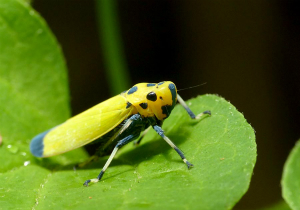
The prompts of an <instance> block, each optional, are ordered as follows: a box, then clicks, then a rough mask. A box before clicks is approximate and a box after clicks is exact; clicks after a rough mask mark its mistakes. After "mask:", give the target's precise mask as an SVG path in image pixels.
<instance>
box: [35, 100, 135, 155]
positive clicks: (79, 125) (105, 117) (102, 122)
mask: <svg viewBox="0 0 300 210" xmlns="http://www.w3.org/2000/svg"><path fill="white" fill-rule="evenodd" d="M126 106H127V101H126V99H125V98H124V97H123V96H121V95H118V96H115V97H113V98H111V99H108V100H106V101H104V102H102V103H100V104H98V105H96V106H94V107H92V108H90V109H88V110H86V111H85V112H83V113H81V114H79V115H76V116H74V117H72V118H70V119H69V120H67V121H66V122H65V123H63V124H61V125H59V126H57V127H55V128H53V129H52V130H50V131H48V132H47V131H46V132H44V133H42V134H39V135H38V136H36V137H35V138H34V139H33V140H32V143H31V148H32V149H31V150H32V153H33V154H34V155H36V156H39V157H50V156H53V155H58V154H61V153H64V152H67V151H70V150H73V149H76V148H78V147H81V146H83V145H86V144H88V143H90V142H92V141H94V140H95V139H97V138H99V137H101V136H103V135H104V134H106V133H107V132H109V131H110V130H112V129H113V128H115V127H116V126H117V125H119V124H120V123H121V122H122V121H123V120H124V119H126V118H128V116H130V115H131V114H132V111H133V108H132V107H129V108H126ZM35 150H36V151H35Z"/></svg>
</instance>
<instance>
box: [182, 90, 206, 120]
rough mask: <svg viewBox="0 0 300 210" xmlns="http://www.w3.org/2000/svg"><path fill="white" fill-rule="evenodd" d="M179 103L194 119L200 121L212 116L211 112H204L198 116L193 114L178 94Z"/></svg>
mask: <svg viewBox="0 0 300 210" xmlns="http://www.w3.org/2000/svg"><path fill="white" fill-rule="evenodd" d="M177 101H178V102H179V103H180V104H181V105H182V106H183V108H184V109H185V110H186V111H187V113H188V114H189V115H190V117H191V118H192V119H200V118H201V117H202V116H203V115H205V114H208V115H209V116H210V115H211V112H210V111H209V110H207V111H204V112H202V113H200V114H198V115H197V116H196V115H195V114H194V113H193V112H192V110H191V109H190V108H189V107H188V105H187V104H186V103H185V101H184V100H183V99H182V98H181V97H180V95H178V94H177Z"/></svg>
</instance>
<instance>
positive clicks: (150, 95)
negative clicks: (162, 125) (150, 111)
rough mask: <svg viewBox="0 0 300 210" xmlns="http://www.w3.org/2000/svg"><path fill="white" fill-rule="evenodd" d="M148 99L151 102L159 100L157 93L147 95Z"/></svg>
mask: <svg viewBox="0 0 300 210" xmlns="http://www.w3.org/2000/svg"><path fill="white" fill-rule="evenodd" d="M147 99H148V100H149V101H156V100H157V96H156V93H154V92H150V93H148V94H147Z"/></svg>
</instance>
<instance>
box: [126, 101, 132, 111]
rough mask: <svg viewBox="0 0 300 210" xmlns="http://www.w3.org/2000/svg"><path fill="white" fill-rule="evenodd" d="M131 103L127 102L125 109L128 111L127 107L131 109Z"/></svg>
mask: <svg viewBox="0 0 300 210" xmlns="http://www.w3.org/2000/svg"><path fill="white" fill-rule="evenodd" d="M131 105H132V104H131V103H130V102H128V101H127V105H126V109H128V108H129V107H131Z"/></svg>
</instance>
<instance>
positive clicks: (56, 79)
mask: <svg viewBox="0 0 300 210" xmlns="http://www.w3.org/2000/svg"><path fill="white" fill-rule="evenodd" d="M0 46H1V53H0V93H1V94H0V139H1V142H0V154H1V164H0V177H1V178H0V186H1V187H0V209H2V208H3V209H9V208H12V207H18V208H20V209H28V208H29V207H30V208H31V207H33V205H34V203H35V199H36V193H35V192H37V190H38V189H39V188H40V184H41V183H42V181H43V180H44V179H45V177H47V176H49V174H50V172H49V171H48V170H46V169H44V168H43V167H40V166H34V165H35V163H42V164H43V165H44V166H45V165H48V166H50V165H51V164H52V166H53V167H57V164H60V165H67V164H71V163H74V162H75V163H76V162H77V161H79V160H82V159H84V158H86V154H85V152H84V151H83V150H77V151H73V152H72V153H70V154H65V155H63V156H60V157H55V158H52V159H48V160H38V159H37V158H34V157H33V156H32V155H31V154H30V152H29V142H30V140H31V139H32V137H33V136H34V135H36V134H38V133H39V132H42V131H43V130H46V129H49V128H51V127H53V126H55V125H57V124H59V123H61V122H63V121H64V120H65V119H67V118H68V117H69V116H70V110H69V93H68V82H67V74H66V67H65V62H64V59H63V56H62V52H61V49H60V47H59V46H58V44H57V42H56V40H55V38H54V37H53V35H52V33H51V32H50V31H49V29H48V27H47V25H46V24H45V22H44V21H43V19H42V18H41V17H40V16H39V15H38V14H37V13H36V12H35V11H34V10H32V9H31V8H30V6H29V5H28V4H27V3H26V2H25V1H14V0H0ZM71 154H73V156H74V155H75V154H76V156H75V158H74V157H71ZM25 165H26V167H25ZM31 165H32V166H31ZM22 207H24V208H22ZM14 209H15V208H14Z"/></svg>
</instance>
